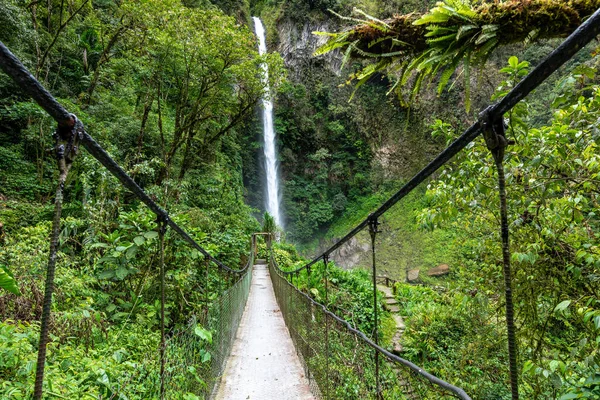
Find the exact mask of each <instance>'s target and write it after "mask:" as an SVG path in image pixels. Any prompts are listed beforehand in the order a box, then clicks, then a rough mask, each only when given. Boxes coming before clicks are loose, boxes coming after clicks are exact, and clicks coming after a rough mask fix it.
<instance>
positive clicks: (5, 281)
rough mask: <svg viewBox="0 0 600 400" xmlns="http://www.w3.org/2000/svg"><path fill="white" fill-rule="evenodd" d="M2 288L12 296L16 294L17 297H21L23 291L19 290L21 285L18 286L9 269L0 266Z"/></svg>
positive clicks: (0, 285) (0, 286) (0, 284)
mask: <svg viewBox="0 0 600 400" xmlns="http://www.w3.org/2000/svg"><path fill="white" fill-rule="evenodd" d="M0 288H2V289H4V290H8V291H9V292H11V293H12V294H16V295H17V296H20V295H21V291H20V290H19V285H17V281H16V280H15V278H14V277H13V275H12V274H11V273H10V271H9V270H8V267H7V266H5V265H0Z"/></svg>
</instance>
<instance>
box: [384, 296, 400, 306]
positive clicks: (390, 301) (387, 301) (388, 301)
mask: <svg viewBox="0 0 600 400" xmlns="http://www.w3.org/2000/svg"><path fill="white" fill-rule="evenodd" d="M384 301H385V304H387V305H388V306H393V305H395V304H398V300H396V299H395V298H393V297H392V298H388V297H386V298H385V300H384Z"/></svg>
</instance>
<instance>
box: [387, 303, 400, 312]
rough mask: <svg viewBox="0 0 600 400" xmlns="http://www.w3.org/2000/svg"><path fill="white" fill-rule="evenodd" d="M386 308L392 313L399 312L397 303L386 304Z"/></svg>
mask: <svg viewBox="0 0 600 400" xmlns="http://www.w3.org/2000/svg"><path fill="white" fill-rule="evenodd" d="M387 309H388V310H389V312H393V313H397V312H400V306H398V305H393V306H388V307H387Z"/></svg>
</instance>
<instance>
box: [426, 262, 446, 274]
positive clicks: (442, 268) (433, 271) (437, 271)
mask: <svg viewBox="0 0 600 400" xmlns="http://www.w3.org/2000/svg"><path fill="white" fill-rule="evenodd" d="M449 273H450V267H449V266H448V264H441V265H438V266H437V267H435V268H431V269H430V270H429V271H427V275H429V276H443V275H448V274H449Z"/></svg>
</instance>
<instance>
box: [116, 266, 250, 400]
mask: <svg viewBox="0 0 600 400" xmlns="http://www.w3.org/2000/svg"><path fill="white" fill-rule="evenodd" d="M250 265H252V260H251V263H250ZM251 279H252V268H251V267H249V268H247V269H246V271H245V272H244V273H243V274H242V275H241V276H240V277H239V278H238V280H237V281H236V282H235V283H233V284H232V285H231V286H230V287H229V288H228V289H226V290H225V291H223V292H222V293H221V294H220V295H219V297H217V298H216V299H215V300H214V301H213V302H212V303H211V304H210V305H209V306H208V308H207V309H206V311H205V312H204V313H202V314H201V315H197V316H194V317H192V318H191V319H190V320H189V322H188V323H187V324H186V325H185V326H184V327H181V328H179V329H176V330H174V331H172V332H170V333H169V335H168V337H167V340H166V349H165V376H164V381H165V399H169V400H172V399H175V400H192V399H196V398H200V399H208V398H210V397H211V395H212V393H213V391H214V389H215V387H216V385H217V383H218V381H219V379H220V377H221V374H222V373H223V370H224V368H225V364H226V362H227V358H228V357H229V354H230V351H231V348H232V347H233V342H234V340H235V336H236V332H237V329H238V326H239V324H240V321H241V319H242V315H243V313H244V309H245V307H246V301H247V299H248V294H249V292H250V282H251ZM200 331H202V332H204V331H209V332H210V333H211V335H212V338H211V340H206V339H203V338H202V337H201V336H200ZM208 355H210V356H208ZM145 364H146V365H154V366H155V368H153V369H154V370H155V371H152V372H151V371H149V370H148V369H147V368H146V367H141V366H140V370H139V371H138V372H139V373H140V374H142V373H143V371H142V370H144V371H145V374H146V377H145V379H142V380H143V381H145V383H144V386H145V388H146V391H145V392H144V394H143V396H142V397H139V398H144V399H159V398H160V374H159V373H158V368H159V366H160V360H159V354H158V353H157V352H154V353H152V354H148V358H147V360H146V362H145ZM134 380H137V379H134ZM148 388H150V389H148ZM128 389H132V388H131V387H129V388H128ZM122 393H123V391H122ZM125 395H126V396H127V398H138V397H137V396H136V395H137V394H136V393H131V392H129V393H125Z"/></svg>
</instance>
